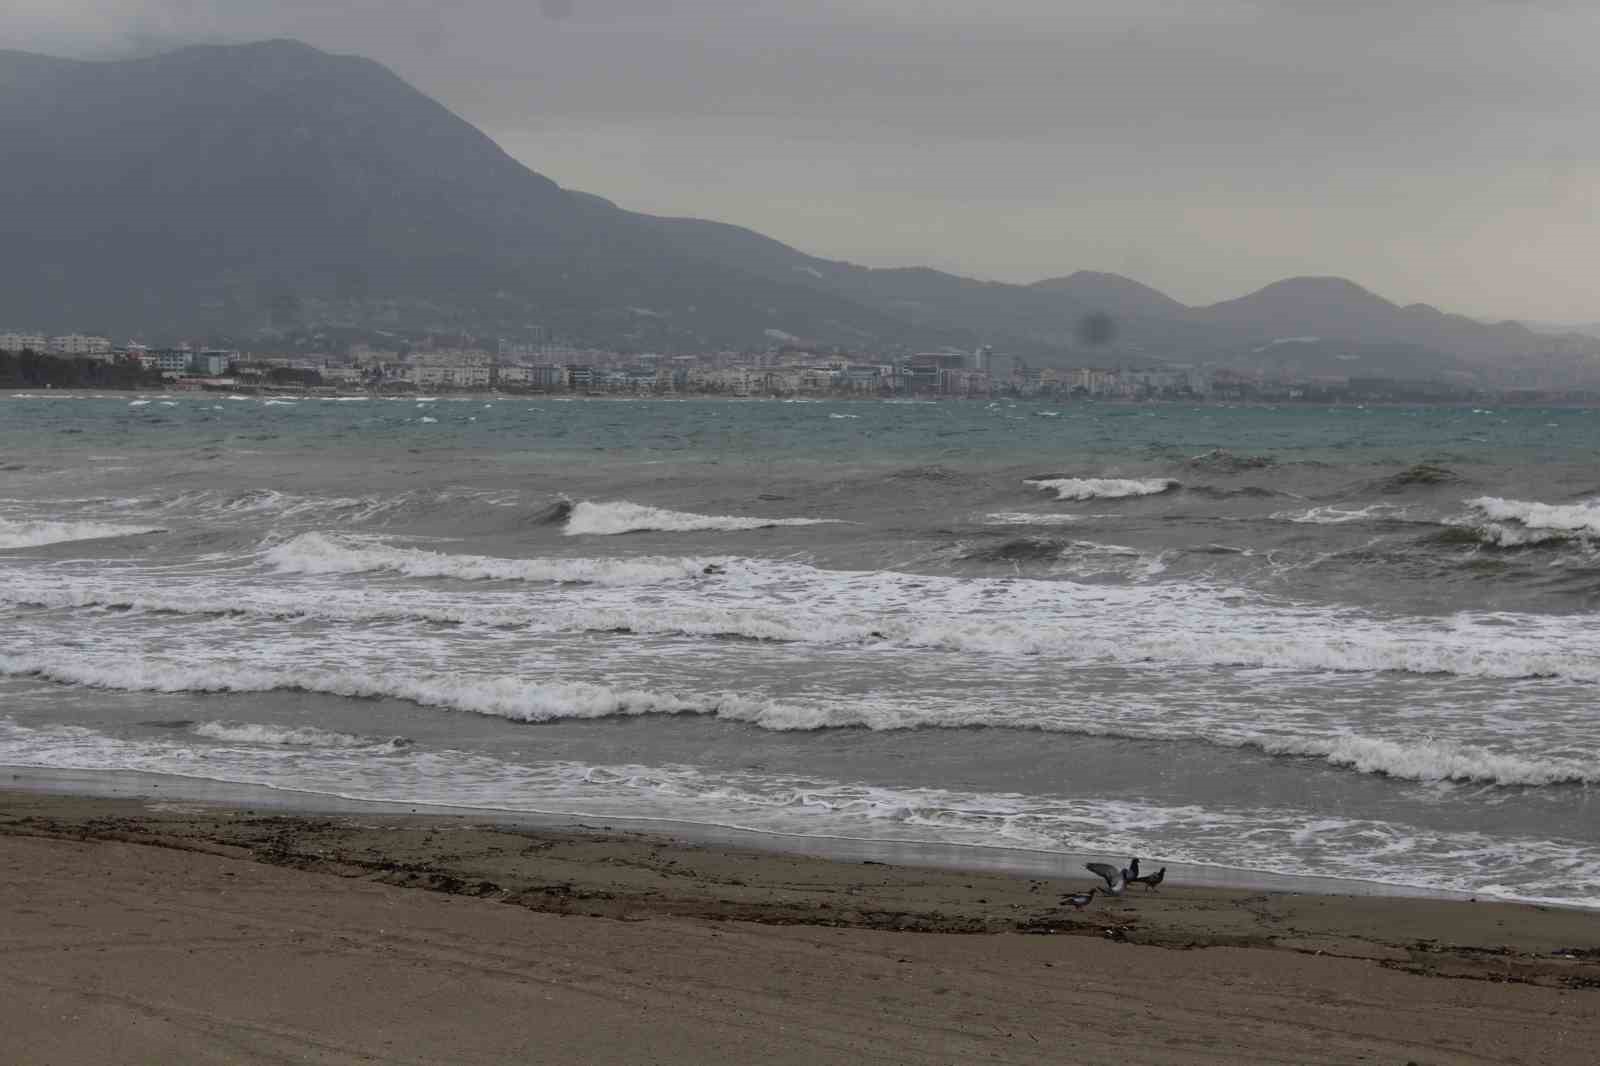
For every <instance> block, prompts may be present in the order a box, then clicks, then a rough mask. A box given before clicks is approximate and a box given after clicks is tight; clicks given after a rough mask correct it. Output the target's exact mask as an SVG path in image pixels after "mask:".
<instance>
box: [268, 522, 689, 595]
mask: <svg viewBox="0 0 1600 1066" xmlns="http://www.w3.org/2000/svg"><path fill="white" fill-rule="evenodd" d="M264 558H265V559H266V561H267V562H268V563H269V564H271V565H272V566H274V567H276V568H277V569H279V570H281V571H284V572H286V573H298V574H361V573H382V572H390V573H396V574H404V575H405V576H407V577H423V578H427V577H449V578H458V579H460V580H465V581H552V582H586V583H591V584H596V585H648V584H654V583H657V582H663V581H681V580H684V579H687V578H694V577H699V576H701V575H702V574H703V573H704V572H705V571H706V568H707V567H708V566H714V565H715V564H716V563H717V562H718V560H715V559H668V558H660V557H640V558H632V559H501V558H496V557H493V556H486V555H448V554H445V553H443V552H435V551H427V550H424V549H420V548H399V547H395V546H393V545H389V544H385V543H382V542H380V541H376V540H371V539H366V538H354V537H350V536H339V535H335V534H329V533H302V534H300V535H299V536H297V537H294V538H293V539H291V540H287V541H285V542H283V543H282V544H279V545H276V546H274V547H272V548H269V549H267V551H266V552H265V554H264Z"/></svg>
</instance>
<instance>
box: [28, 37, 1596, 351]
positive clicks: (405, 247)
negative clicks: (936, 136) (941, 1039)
mask: <svg viewBox="0 0 1600 1066" xmlns="http://www.w3.org/2000/svg"><path fill="white" fill-rule="evenodd" d="M0 144H3V145H5V155H4V156H3V158H0V233H4V234H5V241H4V245H3V249H4V253H5V254H4V255H3V256H0V326H5V327H8V328H10V327H14V328H30V329H40V330H45V331H56V330H65V329H83V330H93V331H96V332H102V333H105V334H108V335H115V336H123V335H142V336H144V337H146V338H147V339H150V340H167V339H178V338H201V337H207V336H231V337H237V338H241V339H246V340H248V338H250V337H252V336H264V335H270V333H271V331H273V330H282V329H292V328H304V327H309V326H322V327H328V328H342V329H347V330H358V331H359V330H371V329H394V330H433V331H441V332H442V331H450V332H464V333H472V334H476V335H478V336H483V337H494V336H505V337H520V336H527V335H529V334H530V333H531V327H534V326H538V327H542V328H543V330H545V331H547V332H549V333H551V334H554V335H556V336H560V337H563V338H566V339H568V340H571V341H573V342H575V343H578V344H595V345H606V346H615V347H622V348H633V349H650V350H662V351H673V350H684V351H694V350H705V349H706V348H708V347H724V346H728V347H739V348H746V347H752V346H759V345H763V344H766V343H768V342H769V340H770V339H771V338H772V337H775V336H783V335H792V336H797V337H801V338H805V339H807V340H811V341H815V342H819V343H825V344H837V345H842V346H845V347H847V348H850V349H852V350H857V351H869V352H883V351H888V350H896V349H899V350H905V349H917V348H923V347H930V346H935V345H955V346H960V347H971V346H974V345H976V344H978V343H989V344H993V345H995V346H996V347H997V348H999V349H1001V350H1004V351H1010V352H1011V353H1012V354H1017V355H1024V356H1026V357H1028V358H1029V359H1032V360H1037V361H1038V362H1041V363H1050V362H1055V363H1058V364H1060V363H1073V362H1083V361H1094V362H1097V363H1118V362H1123V363H1126V362H1140V361H1143V362H1149V361H1153V360H1159V359H1177V360H1181V361H1185V362H1212V363H1221V364H1225V365H1238V366H1251V365H1272V363H1271V360H1273V359H1278V358H1280V357H1281V356H1282V353H1272V352H1271V347H1272V342H1274V341H1276V340H1280V339H1283V338H1289V337H1303V336H1315V337H1318V338H1320V339H1321V340H1320V343H1323V344H1324V345H1327V346H1329V352H1330V353H1331V354H1330V355H1329V358H1332V359H1337V358H1338V355H1339V354H1340V353H1339V352H1335V351H1334V349H1337V348H1339V347H1340V346H1341V345H1344V346H1351V345H1354V346H1359V347H1362V350H1363V351H1366V352H1367V353H1368V356H1363V357H1362V358H1364V359H1365V358H1369V357H1370V359H1371V361H1372V362H1373V363H1374V364H1375V367H1376V369H1375V372H1378V371H1382V370H1384V369H1385V368H1386V367H1385V360H1386V359H1387V358H1388V356H1386V355H1384V354H1383V353H1385V352H1394V353H1402V354H1401V355H1397V356H1396V360H1397V362H1395V364H1394V367H1390V368H1388V369H1395V370H1405V371H1407V372H1409V371H1410V369H1411V368H1424V367H1425V368H1427V372H1445V371H1447V370H1449V369H1451V368H1455V367H1457V366H1459V365H1461V364H1462V363H1463V362H1464V363H1467V364H1479V363H1488V362H1493V361H1496V360H1501V359H1505V358H1508V357H1519V358H1531V357H1534V356H1536V355H1537V354H1538V353H1541V352H1545V351H1549V350H1561V351H1571V350H1572V349H1573V345H1574V344H1575V343H1576V342H1575V341H1574V339H1573V338H1570V337H1550V336H1541V335H1539V334H1535V333H1533V332H1531V331H1529V330H1526V329H1524V328H1522V327H1520V326H1517V325H1515V324H1510V323H1507V324H1501V325H1484V324H1481V323H1477V322H1473V321H1471V320H1469V319H1466V318H1463V317H1461V316H1458V315H1448V314H1444V313H1442V312H1439V311H1437V310H1435V309H1433V308H1429V307H1424V306H1421V305H1417V306H1413V307H1399V306H1397V305H1395V304H1392V303H1390V302H1389V301H1387V300H1384V299H1382V298H1381V297H1378V296H1376V295H1374V294H1373V293H1370V292H1368V291H1366V290H1365V289H1362V288H1360V287H1359V286H1357V285H1355V284H1353V283H1351V282H1348V281H1343V280H1340V279H1333V278H1294V279H1289V280H1287V281H1283V282H1279V283H1276V284H1274V285H1269V286H1267V287H1266V288H1264V289H1262V290H1260V291H1258V292H1255V293H1251V294H1250V295H1248V296H1244V297H1241V298H1240V299H1238V300H1230V301H1225V302H1223V303H1220V304H1215V305H1212V306H1210V307H1201V308H1188V307H1185V306H1184V305H1182V304H1181V303H1179V302H1178V301H1176V300H1173V299H1171V298H1170V297H1168V296H1166V295H1164V294H1162V293H1160V292H1158V291H1156V290H1155V289H1152V288H1150V287H1149V286H1146V285H1142V284H1140V283H1139V282H1136V281H1133V280H1131V279H1129V278H1124V277H1120V276H1118V275H1114V274H1101V273H1093V272H1089V271H1080V272H1078V273H1076V274H1071V275H1068V276H1066V277H1059V278H1051V279H1047V280H1045V281H1041V282H1038V283H1036V284H1034V285H1009V284H1001V283H998V282H989V281H980V280H975V279H971V278H964V277H959V276H957V275H953V274H949V273H945V272H941V271H936V270H929V269H922V268H910V269H887V270H885V269H869V268H866V267H861V266H857V265H855V264H851V263H846V262H841V261H837V260H830V259H824V258H820V257H816V256H811V255H807V254H805V253H802V252H800V251H797V250H796V249H794V248H791V247H789V246H787V245H785V244H782V243H780V242H778V241H775V240H772V239H771V238H768V237H765V236H763V235H761V234H759V233H755V232H753V231H751V230H748V229H743V228H740V227H738V226H731V225H726V224H723V223H719V222H710V221H702V220H698V219H684V218H661V217H656V216H651V215H645V214H640V213H637V212H632V211H628V210H626V209H624V208H622V207H619V206H618V205H616V204H614V203H612V202H610V201H608V200H605V199H602V198H600V197H597V196H592V195H589V194H587V193H582V192H576V191H572V190H567V189H563V188H561V187H560V186H559V185H557V184H556V183H555V182H553V181H551V180H550V179H548V178H546V177H544V176H542V175H540V174H538V173H535V172H534V171H532V170H530V169H528V168H527V167H525V166H524V165H522V164H521V163H519V162H518V161H516V160H514V159H512V158H511V157H510V156H509V155H507V154H506V153H505V152H504V151H502V150H501V149H500V148H499V147H498V146H497V145H496V144H495V143H494V142H493V141H492V140H491V139H490V138H488V137H487V136H485V135H484V134H483V133H481V132H480V131H479V130H477V129H476V128H474V127H473V126H472V125H470V124H469V123H467V122H465V121H463V120H462V119H461V118H459V117H458V116H456V115H454V114H453V113H451V112H450V111H449V110H448V109H447V108H445V107H443V106H442V105H441V104H439V103H438V102H436V101H434V100H432V99H429V98H428V97H426V96H424V95H423V94H422V93H420V92H418V91H416V90H415V89H413V88H412V87H411V86H409V85H407V84H406V83H405V82H404V81H402V80H401V79H400V78H398V77H397V76H396V75H394V74H393V73H392V72H390V71H389V70H387V69H386V68H384V67H382V66H380V65H379V64H377V63H374V62H371V61H370V60H366V59H362V58H359V57H352V56H336V55H329V54H327V53H324V52H321V51H318V50H317V49H315V48H311V47H309V46H307V45H304V44H300V43H297V42H294V41H267V42H261V43H256V44H248V45H237V46H200V47H192V48H184V49H180V50H178V51H175V52H170V53H166V54H163V55H157V56H152V57H148V58H142V59H133V60H122V61H114V62H80V61H75V60H66V59H58V58H52V57H47V56H39V55H32V54H28V53H22V52H0ZM1095 313H1098V314H1099V315H1103V316H1108V317H1110V318H1111V319H1112V320H1113V322H1112V325H1113V326H1114V328H1112V329H1109V330H1100V331H1085V330H1084V329H1082V328H1081V327H1082V326H1083V324H1084V322H1085V320H1086V317H1087V316H1090V315H1091V314H1095ZM1584 343H1588V344H1590V346H1591V347H1593V343H1592V342H1589V341H1585V342H1584ZM1418 353H1427V354H1426V357H1423V356H1419V355H1418ZM1302 354H1306V353H1302ZM1344 354H1348V353H1344Z"/></svg>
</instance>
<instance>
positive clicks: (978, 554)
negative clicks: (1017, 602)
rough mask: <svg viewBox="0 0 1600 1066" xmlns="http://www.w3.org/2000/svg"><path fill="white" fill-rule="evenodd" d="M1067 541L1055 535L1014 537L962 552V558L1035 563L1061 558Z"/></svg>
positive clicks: (980, 560) (974, 560) (979, 560)
mask: <svg viewBox="0 0 1600 1066" xmlns="http://www.w3.org/2000/svg"><path fill="white" fill-rule="evenodd" d="M1066 549H1067V542H1065V541H1060V540H1056V539H1055V538H1053V537H1014V538H1012V539H1010V540H1004V541H1001V542H1000V543H999V544H987V545H984V546H983V547H981V548H972V549H969V550H968V551H965V552H962V553H961V556H960V557H961V558H962V559H964V560H967V561H969V562H978V563H1034V562H1048V561H1051V560H1055V559H1059V558H1061V553H1062V552H1064V551H1066Z"/></svg>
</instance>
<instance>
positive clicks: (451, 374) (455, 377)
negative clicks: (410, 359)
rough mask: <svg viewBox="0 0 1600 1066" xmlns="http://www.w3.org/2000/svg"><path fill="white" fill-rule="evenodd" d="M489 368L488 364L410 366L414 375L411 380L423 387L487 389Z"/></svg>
mask: <svg viewBox="0 0 1600 1066" xmlns="http://www.w3.org/2000/svg"><path fill="white" fill-rule="evenodd" d="M490 369H491V368H490V367H488V366H418V367H412V371H413V373H414V374H415V377H413V378H412V379H411V380H413V381H415V382H416V383H417V385H418V387H420V388H424V389H425V388H429V387H439V388H446V389H487V388H488V387H489V375H490Z"/></svg>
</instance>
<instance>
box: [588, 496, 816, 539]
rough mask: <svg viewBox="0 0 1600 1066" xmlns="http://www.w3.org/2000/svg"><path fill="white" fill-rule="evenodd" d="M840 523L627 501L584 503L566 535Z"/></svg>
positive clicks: (681, 531) (682, 531)
mask: <svg viewBox="0 0 1600 1066" xmlns="http://www.w3.org/2000/svg"><path fill="white" fill-rule="evenodd" d="M837 521H838V519H834V518H740V517H735V516H732V515H704V514H690V513H688V512H686V511H668V510H666V509H665V508H661V507H647V506H645V505H644V504H638V503H629V502H628V501H626V500H618V501H616V502H613V503H591V502H589V501H588V500H584V501H583V502H581V503H579V504H577V505H576V506H574V507H573V508H572V514H571V517H569V518H568V519H567V527H566V530H565V532H566V534H567V535H568V536H569V537H571V536H582V535H586V534H587V535H593V536H601V537H606V536H614V535H616V534H618V533H636V532H640V531H643V530H657V531H664V532H671V533H692V532H707V531H733V530H741V529H766V528H768V527H770V526H816V525H828V524H831V523H834V522H837Z"/></svg>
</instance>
